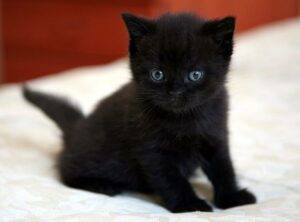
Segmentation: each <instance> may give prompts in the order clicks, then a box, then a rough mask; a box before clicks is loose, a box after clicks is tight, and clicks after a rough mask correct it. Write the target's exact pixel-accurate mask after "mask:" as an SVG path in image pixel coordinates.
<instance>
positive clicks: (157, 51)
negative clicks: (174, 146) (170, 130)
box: [123, 14, 234, 112]
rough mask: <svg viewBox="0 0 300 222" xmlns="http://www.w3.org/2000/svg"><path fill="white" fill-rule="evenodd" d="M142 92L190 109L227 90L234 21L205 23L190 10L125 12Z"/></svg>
mask: <svg viewBox="0 0 300 222" xmlns="http://www.w3.org/2000/svg"><path fill="white" fill-rule="evenodd" d="M123 17H124V20H125V22H126V25H127V27H128V30H129V33H130V60H131V69H132V72H133V76H134V79H135V80H136V82H137V84H138V89H139V96H140V97H142V99H145V100H147V101H151V102H152V103H153V104H154V105H156V106H159V107H160V108H162V109H164V110H168V111H173V112H184V111H188V110H190V109H193V108H195V107H196V106H198V105H201V104H203V103H204V102H205V101H207V100H208V99H210V98H211V97H212V96H213V95H215V94H216V93H217V92H218V90H219V89H221V88H222V86H223V85H224V82H225V79H226V73H227V70H228V66H229V62H230V57H231V53H232V36H233V31H234V19H233V18H225V19H223V20H216V21H209V22H205V21H203V20H200V19H198V18H196V17H194V16H191V15H187V14H179V15H165V16H163V17H161V18H159V19H158V20H155V21H154V20H146V19H142V18H137V17H135V16H132V15H128V14H126V15H124V16H123Z"/></svg>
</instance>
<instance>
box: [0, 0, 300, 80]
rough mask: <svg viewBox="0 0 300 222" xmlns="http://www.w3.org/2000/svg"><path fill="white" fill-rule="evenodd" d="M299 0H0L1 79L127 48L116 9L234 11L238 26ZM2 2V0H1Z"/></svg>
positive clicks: (285, 11)
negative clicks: (0, 27)
mask: <svg viewBox="0 0 300 222" xmlns="http://www.w3.org/2000/svg"><path fill="white" fill-rule="evenodd" d="M299 2H300V0H101V1H100V0H2V7H1V12H0V16H1V18H0V22H1V20H2V27H3V28H2V35H1V33H0V35H1V36H0V41H1V39H2V45H3V59H2V60H1V61H0V63H1V62H2V64H3V66H4V68H3V69H4V76H3V78H4V81H6V82H18V81H23V80H27V79H31V78H36V77H39V76H43V75H47V74H51V73H55V72H58V71H61V70H65V69H69V68H72V67H78V66H83V65H93V64H102V63H106V62H109V61H112V60H114V59H116V58H119V57H122V56H125V55H126V54H127V33H126V31H125V28H124V25H123V22H122V21H121V17H120V13H121V12H124V11H130V12H133V13H138V14H140V15H146V16H156V15H158V14H161V13H163V12H166V11H172V12H176V11H194V12H196V13H198V14H201V15H203V16H205V17H210V18H215V17H221V16H225V15H235V16H237V18H238V23H237V25H238V30H239V31H243V30H247V29H249V28H252V27H256V26H258V25H262V24H265V23H269V22H273V21H277V20H280V19H284V18H289V17H294V16H296V15H298V14H299V11H300V4H299ZM0 5H1V4H0ZM0 59H1V58H0Z"/></svg>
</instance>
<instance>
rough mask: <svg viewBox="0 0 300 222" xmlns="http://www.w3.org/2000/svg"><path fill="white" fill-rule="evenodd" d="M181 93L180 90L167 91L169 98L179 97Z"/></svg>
mask: <svg viewBox="0 0 300 222" xmlns="http://www.w3.org/2000/svg"><path fill="white" fill-rule="evenodd" d="M182 93H183V91H181V90H172V91H169V94H170V95H171V96H180V95H181V94H182Z"/></svg>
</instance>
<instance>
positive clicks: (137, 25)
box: [122, 13, 155, 39]
mask: <svg viewBox="0 0 300 222" xmlns="http://www.w3.org/2000/svg"><path fill="white" fill-rule="evenodd" d="M122 18H123V20H124V22H125V24H126V27H127V30H128V32H129V36H130V38H131V39H136V38H140V37H143V36H145V35H147V34H150V33H152V32H153V31H154V29H155V22H154V21H152V20H149V19H146V18H141V17H138V16H135V15H133V14H130V13H122Z"/></svg>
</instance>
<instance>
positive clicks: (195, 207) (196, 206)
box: [168, 199, 213, 213]
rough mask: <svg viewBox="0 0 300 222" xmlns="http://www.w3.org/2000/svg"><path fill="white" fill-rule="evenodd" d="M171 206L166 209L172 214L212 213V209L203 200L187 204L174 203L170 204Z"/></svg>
mask: <svg viewBox="0 0 300 222" xmlns="http://www.w3.org/2000/svg"><path fill="white" fill-rule="evenodd" d="M172 205H173V206H170V207H168V209H169V210H170V211H172V212H173V213H183V212H192V211H204V212H212V211H213V209H212V207H211V206H210V205H208V204H207V203H206V202H205V201H204V200H201V199H197V200H195V201H192V202H189V203H176V204H172Z"/></svg>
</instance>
